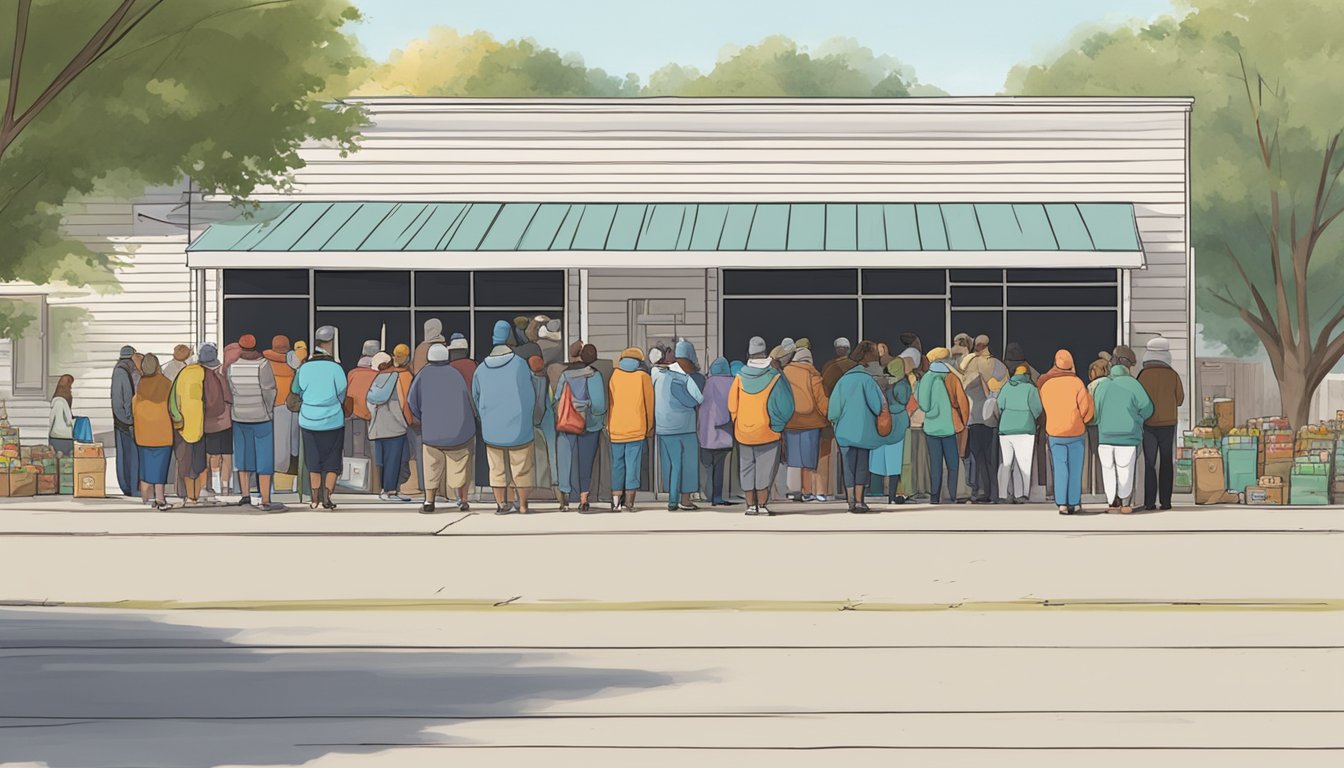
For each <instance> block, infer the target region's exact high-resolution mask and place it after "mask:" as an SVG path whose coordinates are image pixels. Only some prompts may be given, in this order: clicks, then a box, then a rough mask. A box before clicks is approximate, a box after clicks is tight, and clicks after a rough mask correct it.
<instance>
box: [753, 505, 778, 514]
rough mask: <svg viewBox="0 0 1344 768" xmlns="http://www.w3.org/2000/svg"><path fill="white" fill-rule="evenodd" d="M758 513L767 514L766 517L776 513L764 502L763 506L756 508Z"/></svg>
mask: <svg viewBox="0 0 1344 768" xmlns="http://www.w3.org/2000/svg"><path fill="white" fill-rule="evenodd" d="M756 514H758V515H765V516H766V517H773V516H774V514H775V513H774V512H773V511H772V510H771V509H770V508H769V507H767V506H765V505H764V504H762V505H761V506H759V507H757V508H756Z"/></svg>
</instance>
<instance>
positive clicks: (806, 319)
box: [723, 299, 859, 364]
mask: <svg viewBox="0 0 1344 768" xmlns="http://www.w3.org/2000/svg"><path fill="white" fill-rule="evenodd" d="M858 317H859V302H858V300H857V299H805V300H799V299H724V302H723V356H724V357H726V358H728V359H729V360H746V359H747V342H748V341H750V340H751V337H752V336H760V337H762V338H764V339H765V340H766V344H767V345H768V346H770V347H772V348H773V347H774V345H776V344H778V343H779V342H780V341H781V340H782V339H783V338H784V337H786V336H787V337H790V338H794V339H801V338H807V339H808V340H810V341H811V342H812V348H813V350H815V351H814V352H813V355H814V356H815V357H816V361H817V363H818V364H821V363H824V362H825V361H826V360H828V359H830V357H831V351H830V349H831V342H833V341H834V340H835V339H836V338H837V337H840V336H843V337H845V338H847V339H849V340H850V342H851V343H853V342H854V339H855V338H856V337H857V336H858V333H859V326H858ZM766 351H769V350H768V349H767V350H766Z"/></svg>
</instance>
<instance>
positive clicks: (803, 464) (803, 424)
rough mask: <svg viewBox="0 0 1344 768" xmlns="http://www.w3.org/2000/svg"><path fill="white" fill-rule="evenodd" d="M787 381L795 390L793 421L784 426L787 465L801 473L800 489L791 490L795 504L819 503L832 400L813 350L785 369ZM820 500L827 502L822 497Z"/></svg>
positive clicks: (804, 351)
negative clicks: (824, 439) (824, 437)
mask: <svg viewBox="0 0 1344 768" xmlns="http://www.w3.org/2000/svg"><path fill="white" fill-rule="evenodd" d="M784 378H785V379H786V380H787V381H788V382H789V387H790V388H792V390H793V418H791V419H789V423H788V424H787V425H785V427H784V463H785V465H786V466H788V467H789V468H791V469H792V468H797V469H798V470H799V475H800V477H799V488H798V490H797V491H795V490H794V489H793V488H790V489H789V491H790V492H789V498H790V499H792V500H794V501H818V499H817V493H816V492H817V491H818V490H819V489H818V488H817V477H816V475H817V464H818V460H819V458H820V456H821V431H822V429H824V428H826V427H829V426H830V422H828V421H827V420H826V413H827V410H828V408H829V405H830V403H829V400H828V399H827V397H826V391H825V389H824V388H823V387H822V384H821V373H819V372H818V371H817V369H816V366H814V365H813V364H812V350H811V349H800V350H798V351H796V352H794V353H793V360H791V361H790V362H789V364H788V365H786V366H784ZM820 500H821V501H825V500H826V499H825V497H824V496H823V497H822V498H821V499H820Z"/></svg>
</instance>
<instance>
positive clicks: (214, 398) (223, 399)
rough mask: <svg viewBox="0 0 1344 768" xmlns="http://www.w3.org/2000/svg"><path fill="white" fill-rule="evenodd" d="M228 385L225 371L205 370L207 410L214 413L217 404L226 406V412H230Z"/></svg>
mask: <svg viewBox="0 0 1344 768" xmlns="http://www.w3.org/2000/svg"><path fill="white" fill-rule="evenodd" d="M227 386H228V385H227V384H225V383H224V373H223V369H222V368H220V369H215V370H212V369H210V368H206V369H205V386H204V390H205V391H204V395H205V397H204V398H203V399H204V402H205V406H206V409H207V410H209V411H211V412H213V411H214V409H215V407H216V403H223V404H224V411H225V412H227V411H228V410H229V393H228V392H227V391H226V388H227Z"/></svg>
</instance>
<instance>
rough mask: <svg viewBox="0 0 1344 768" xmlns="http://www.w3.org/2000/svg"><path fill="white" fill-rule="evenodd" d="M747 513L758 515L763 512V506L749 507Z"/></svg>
mask: <svg viewBox="0 0 1344 768" xmlns="http://www.w3.org/2000/svg"><path fill="white" fill-rule="evenodd" d="M747 514H748V515H751V516H753V517H754V516H756V515H759V514H761V508H760V507H747Z"/></svg>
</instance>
